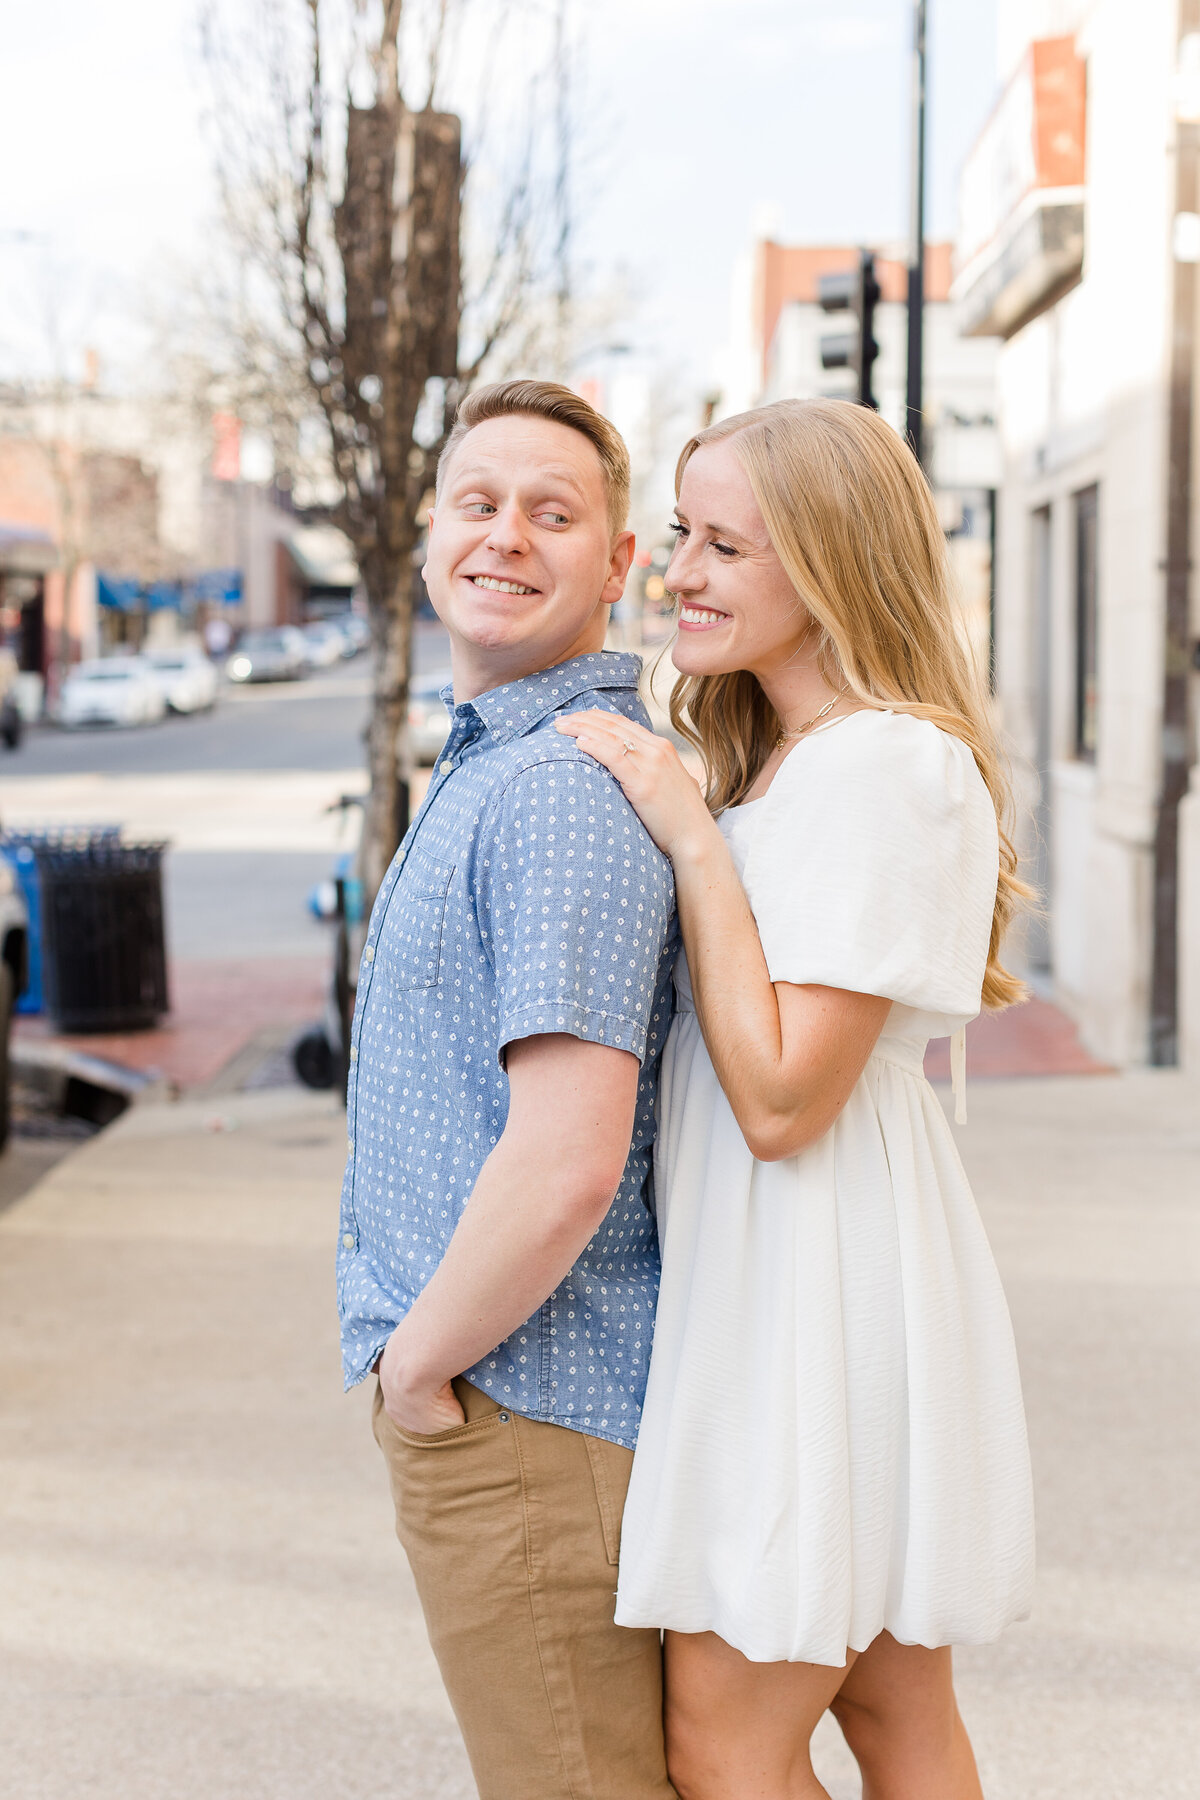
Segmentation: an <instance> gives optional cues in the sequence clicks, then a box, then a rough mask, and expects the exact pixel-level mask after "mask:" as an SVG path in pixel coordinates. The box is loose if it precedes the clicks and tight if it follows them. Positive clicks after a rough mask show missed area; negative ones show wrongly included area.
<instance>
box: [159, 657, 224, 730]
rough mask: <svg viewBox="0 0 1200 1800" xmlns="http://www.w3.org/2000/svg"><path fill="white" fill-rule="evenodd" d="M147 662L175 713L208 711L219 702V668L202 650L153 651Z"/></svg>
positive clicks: (163, 695)
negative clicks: (215, 666)
mask: <svg viewBox="0 0 1200 1800" xmlns="http://www.w3.org/2000/svg"><path fill="white" fill-rule="evenodd" d="M146 661H147V662H148V663H149V665H150V667H151V669H152V670H153V671H154V678H155V680H156V681H157V682H158V685H159V687H160V688H161V689H162V697H163V699H164V700H165V701H166V703H167V705H168V706H169V707H170V709H171V711H172V712H177V713H193V712H207V711H208V710H209V708H210V707H213V706H215V705H216V703H217V685H218V682H217V671H216V669H215V668H214V666H213V664H212V663H211V662H210V661H209V660H208V657H207V656H205V654H204V652H203V651H202V650H197V649H195V648H193V647H192V646H190V645H189V646H185V647H183V648H181V649H178V650H150V651H148V652H147V653H146Z"/></svg>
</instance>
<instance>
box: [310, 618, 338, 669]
mask: <svg viewBox="0 0 1200 1800" xmlns="http://www.w3.org/2000/svg"><path fill="white" fill-rule="evenodd" d="M302 630H303V632H304V643H305V646H306V649H307V652H308V662H309V667H310V668H313V669H328V668H331V667H332V665H333V664H334V663H335V662H340V661H341V658H342V646H343V644H344V643H345V641H346V640H345V639H344V638H343V636H342V634H341V632H340V631H339V630H338V628H337V626H336V625H335V624H334V623H333V621H332V620H331V619H315V620H314V621H313V623H312V624H311V625H305V626H303V627H302Z"/></svg>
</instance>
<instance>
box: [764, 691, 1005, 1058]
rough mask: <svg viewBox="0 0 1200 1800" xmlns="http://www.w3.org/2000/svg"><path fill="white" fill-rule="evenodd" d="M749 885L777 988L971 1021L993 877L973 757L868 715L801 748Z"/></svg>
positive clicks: (784, 776) (990, 813) (988, 821)
mask: <svg viewBox="0 0 1200 1800" xmlns="http://www.w3.org/2000/svg"><path fill="white" fill-rule="evenodd" d="M762 805H763V809H764V813H763V817H762V819H761V821H759V822H758V823H757V826H756V829H755V832H754V838H753V843H752V846H751V850H750V854H749V857H748V859H747V863H746V868H745V873H744V882H745V887H746V892H747V895H748V897H749V900H750V904H751V907H752V908H753V911H754V916H755V919H756V920H757V923H758V928H759V933H760V936H761V938H762V945H763V951H764V953H765V956H766V961H767V968H768V970H769V972H770V976H771V979H772V981H788V982H794V983H798V984H799V983H809V982H812V983H820V984H822V985H824V986H828V987H838V988H847V989H849V990H851V991H852V992H855V993H862V994H878V995H880V996H881V997H883V998H885V999H889V1000H893V1001H899V1002H900V1003H901V1004H903V1005H905V1006H911V1007H915V1008H917V1009H919V1010H921V1011H925V1012H935V1013H941V1014H946V1015H949V1016H950V1018H951V1019H956V1020H960V1021H963V1022H965V1021H966V1020H967V1019H970V1018H973V1017H974V1016H975V1014H976V1013H977V1012H978V1011H979V1005H980V991H981V988H982V985H983V976H984V971H985V968H986V965H987V951H988V942H989V938H990V935H991V923H992V912H993V908H994V906H995V899H996V882H997V877H998V869H999V835H998V832H997V827H996V814H995V808H994V806H993V804H992V799H991V796H990V794H989V793H988V790H987V787H986V785H985V784H984V781H983V778H982V776H981V775H980V773H979V770H978V768H977V767H976V764H975V759H974V757H973V756H972V754H971V752H970V750H969V749H968V748H967V746H966V745H965V744H963V743H962V742H961V741H960V740H959V739H958V738H955V737H952V736H950V735H949V733H947V732H944V731H940V730H939V729H938V728H937V726H935V725H933V724H931V723H930V722H929V721H927V720H923V719H914V718H912V717H910V716H909V715H907V714H901V713H882V712H880V713H877V712H863V713H857V714H853V715H851V717H849V718H847V719H845V720H843V721H842V722H841V723H839V724H837V725H835V726H833V727H832V728H830V729H828V730H826V731H824V732H821V733H818V734H816V735H815V736H814V737H812V738H810V739H808V740H807V742H804V743H801V744H800V745H799V746H798V747H797V749H796V750H795V751H793V753H792V754H791V755H790V756H789V757H787V759H786V760H785V761H784V763H783V765H782V767H781V768H780V770H779V773H778V774H777V776H776V778H775V780H774V782H773V783H772V784H771V787H770V789H769V791H768V793H767V795H766V797H765V799H764V800H763V802H762Z"/></svg>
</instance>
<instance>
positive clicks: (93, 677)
mask: <svg viewBox="0 0 1200 1800" xmlns="http://www.w3.org/2000/svg"><path fill="white" fill-rule="evenodd" d="M57 710H58V722H59V724H60V725H68V726H74V725H152V724H154V723H155V722H156V721H157V720H158V719H161V718H162V716H163V714H164V713H165V712H166V710H167V703H166V700H165V699H164V698H163V691H162V688H161V687H160V686H159V682H158V677H157V676H156V675H155V673H154V670H153V669H152V668H151V666H150V664H149V663H148V662H147V661H146V659H145V657H142V656H109V657H105V658H103V659H102V660H101V661H99V662H83V663H78V664H77V665H76V666H75V668H73V669H72V670H71V672H70V674H69V675H68V676H67V679H66V680H65V681H64V682H63V685H62V692H61V693H60V695H59V697H58V709H57Z"/></svg>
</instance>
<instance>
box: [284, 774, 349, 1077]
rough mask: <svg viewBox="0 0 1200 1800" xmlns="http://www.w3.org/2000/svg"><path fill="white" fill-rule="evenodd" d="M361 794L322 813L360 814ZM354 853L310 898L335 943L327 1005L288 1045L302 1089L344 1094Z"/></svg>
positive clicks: (345, 854) (339, 862)
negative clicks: (314, 1022)
mask: <svg viewBox="0 0 1200 1800" xmlns="http://www.w3.org/2000/svg"><path fill="white" fill-rule="evenodd" d="M363 805H364V796H363V795H362V794H343V795H342V796H341V798H340V799H339V800H335V801H334V803H333V805H332V806H328V807H326V809H325V810H326V812H331V813H340V814H341V815H342V819H343V820H345V819H346V818H347V817H348V815H349V813H350V811H351V810H352V808H354V807H356V806H357V807H358V808H359V809H360V811H361V809H362V807H363ZM355 860H356V858H355V853H354V852H353V851H350V850H347V851H343V852H342V854H341V855H340V856H339V857H338V859H337V861H336V863H335V864H334V869H333V874H332V875H331V876H329V877H327V878H326V880H324V881H321V882H318V884H317V886H316V887H315V888H314V889H313V891H312V893H311V894H310V895H309V901H308V904H309V909H310V911H312V912H313V913H315V914H316V916H317V918H319V919H329V920H332V921H333V923H334V924H335V926H336V931H335V933H334V940H333V980H332V982H331V984H330V993H329V1003H328V1005H327V1007H326V1009H325V1016H324V1018H323V1019H322V1020H321V1021H320V1023H319V1024H317V1025H313V1026H311V1027H310V1028H309V1030H308V1031H306V1032H304V1033H303V1035H302V1036H301V1037H299V1038H297V1040H296V1042H295V1043H294V1044H293V1045H292V1067H293V1068H294V1069H295V1071H296V1076H297V1079H298V1080H300V1081H302V1082H303V1083H304V1085H305V1087H311V1088H332V1087H337V1088H340V1090H341V1092H342V1095H343V1097H344V1096H345V1092H346V1077H347V1075H348V1073H349V1069H350V1025H351V1021H352V1020H353V1018H354V996H355V983H354V981H353V980H352V977H351V956H350V938H351V933H352V932H354V931H355V930H356V928H358V927H359V926H361V924H362V915H363V892H362V882H361V881H360V880H359V879H358V877H357V876H356V875H354V874H352V872H351V871H352V869H353V867H354V863H355Z"/></svg>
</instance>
